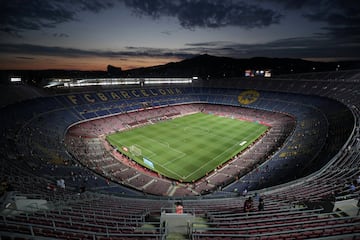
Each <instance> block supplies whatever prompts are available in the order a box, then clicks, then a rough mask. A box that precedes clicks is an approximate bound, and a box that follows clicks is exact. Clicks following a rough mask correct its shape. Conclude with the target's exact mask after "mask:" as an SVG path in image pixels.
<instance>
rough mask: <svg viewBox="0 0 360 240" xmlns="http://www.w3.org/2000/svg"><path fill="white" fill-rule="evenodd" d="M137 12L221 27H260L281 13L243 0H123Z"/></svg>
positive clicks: (276, 20) (196, 25) (275, 20)
mask: <svg viewBox="0 0 360 240" xmlns="http://www.w3.org/2000/svg"><path fill="white" fill-rule="evenodd" d="M123 2H124V3H125V5H126V6H127V7H129V8H131V9H132V10H133V12H134V13H135V14H136V15H138V16H150V17H152V18H155V19H158V18H161V17H176V18H177V19H178V20H179V23H180V25H181V26H182V27H184V28H187V29H194V28H219V27H225V26H237V27H242V28H248V29H250V28H259V27H266V26H269V25H271V24H277V23H279V21H280V19H281V17H282V15H281V14H279V13H278V12H275V11H274V10H271V9H266V8H262V7H260V6H259V5H258V4H249V3H246V2H244V1H224V0H194V1H174V0H123Z"/></svg>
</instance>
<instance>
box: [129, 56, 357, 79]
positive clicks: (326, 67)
mask: <svg viewBox="0 0 360 240" xmlns="http://www.w3.org/2000/svg"><path fill="white" fill-rule="evenodd" d="M338 65H340V70H348V69H359V68H360V61H346V62H312V61H306V60H302V59H291V58H264V57H255V58H250V59H235V58H228V57H216V56H211V55H207V54H204V55H199V56H196V57H194V58H190V59H185V60H183V61H180V62H176V63H168V64H165V65H159V66H154V67H147V68H138V69H132V70H127V71H123V74H124V75H126V76H199V77H203V78H204V77H207V76H210V77H239V76H244V72H245V70H247V69H252V70H257V69H259V70H261V69H271V70H272V72H273V74H274V75H279V74H289V73H303V72H315V71H316V72H322V71H335V70H336V68H337V66H338Z"/></svg>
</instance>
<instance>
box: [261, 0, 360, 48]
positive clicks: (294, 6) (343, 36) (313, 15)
mask: <svg viewBox="0 0 360 240" xmlns="http://www.w3.org/2000/svg"><path fill="white" fill-rule="evenodd" d="M267 1H268V2H269V1H270V2H272V3H273V4H275V5H277V6H280V7H283V8H284V9H287V10H290V11H291V10H296V11H300V13H301V14H302V16H303V17H305V18H306V19H308V20H309V21H311V22H319V23H323V24H324V25H325V26H324V27H323V28H322V29H323V30H325V31H326V32H325V35H327V36H328V37H330V38H333V39H337V41H339V42H341V41H353V42H359V40H360V4H359V0H345V1H344V0H302V1H294V0H267ZM258 2H260V3H261V2H264V0H258ZM322 34H324V33H322Z"/></svg>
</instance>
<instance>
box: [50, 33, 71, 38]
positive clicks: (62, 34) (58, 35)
mask: <svg viewBox="0 0 360 240" xmlns="http://www.w3.org/2000/svg"><path fill="white" fill-rule="evenodd" d="M53 37H57V38H68V37H69V34H66V33H54V34H53Z"/></svg>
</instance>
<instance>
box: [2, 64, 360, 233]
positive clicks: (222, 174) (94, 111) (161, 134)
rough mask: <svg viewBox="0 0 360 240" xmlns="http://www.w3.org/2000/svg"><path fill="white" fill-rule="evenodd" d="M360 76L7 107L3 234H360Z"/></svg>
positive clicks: (219, 84) (77, 97)
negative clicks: (359, 213)
mask: <svg viewBox="0 0 360 240" xmlns="http://www.w3.org/2000/svg"><path fill="white" fill-rule="evenodd" d="M359 82H360V72H359V71H355V70H351V71H336V72H319V73H314V72H312V73H303V74H292V75H279V76H276V77H272V78H266V79H265V78H246V77H244V78H233V79H229V78H226V79H220V78H211V79H196V80H193V81H191V82H190V81H189V82H186V83H179V82H176V81H174V82H173V83H166V84H164V83H162V84H155V83H149V84H148V83H146V82H145V81H140V84H130V85H126V86H125V85H124V86H116V85H114V86H108V87H96V88H93V87H85V88H80V89H78V90H76V91H72V90H69V91H64V92H62V93H50V94H49V93H47V94H44V95H42V94H40V93H39V94H38V95H36V97H35V98H32V99H24V101H21V102H18V103H14V104H9V105H6V104H2V106H3V107H2V108H1V109H0V111H1V113H0V115H1V125H0V126H1V136H2V138H1V144H0V148H1V151H0V154H1V158H0V159H1V177H2V179H1V180H2V197H1V204H2V207H1V220H0V221H1V225H0V226H1V228H0V236H1V239H44V240H46V239H74V240H75V239H99V240H100V239H103V240H105V239H360V221H359V220H360V218H359V216H358V207H357V202H358V193H359V189H360V179H359V180H358V178H359V176H360V168H359V160H360V156H359V153H360V151H359V149H360V131H359V130H360V128H359V127H360V121H359V117H360V109H359V108H360V97H359V94H360V84H359ZM12 89H13V90H14V89H15V90H16V93H15V90H14V91H13V92H11V91H4V92H3V93H2V94H3V95H5V96H11V97H12V98H14V99H16V98H18V99H21V98H22V97H23V96H20V95H21V94H25V93H26V92H27V91H33V90H31V89H28V88H27V86H22V85H19V86H13V87H12ZM249 199H251V201H252V203H251V206H250V209H248V208H246V207H245V205H246V204H247V203H248V201H249ZM262 201H264V205H262V207H260V206H259V208H258V205H260V203H261V202H262ZM179 205H181V206H182V207H183V210H182V211H183V212H180V213H179V212H177V207H178V206H179Z"/></svg>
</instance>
